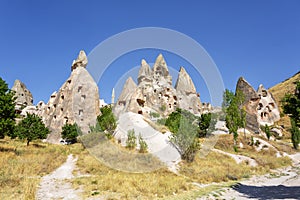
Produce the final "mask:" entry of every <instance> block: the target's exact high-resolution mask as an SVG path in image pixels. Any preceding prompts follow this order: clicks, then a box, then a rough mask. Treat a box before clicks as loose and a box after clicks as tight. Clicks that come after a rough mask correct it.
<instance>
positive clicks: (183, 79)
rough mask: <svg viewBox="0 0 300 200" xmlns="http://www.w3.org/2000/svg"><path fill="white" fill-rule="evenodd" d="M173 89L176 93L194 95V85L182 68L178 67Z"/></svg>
mask: <svg viewBox="0 0 300 200" xmlns="http://www.w3.org/2000/svg"><path fill="white" fill-rule="evenodd" d="M175 89H176V90H177V92H181V93H184V94H187V95H189V94H196V88H195V85H194V83H193V81H192V79H191V77H190V75H189V74H188V73H187V72H186V71H185V69H184V68H183V67H180V70H179V74H178V78H177V81H176V84H175Z"/></svg>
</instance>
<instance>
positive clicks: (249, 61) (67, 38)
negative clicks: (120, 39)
mask: <svg viewBox="0 0 300 200" xmlns="http://www.w3.org/2000/svg"><path fill="white" fill-rule="evenodd" d="M299 10H300V1H297V0H281V1H279V0H264V1H260V0H257V1H256V0H251V1H250V0H244V1H240V0H236V1H231V0H228V1H221V0H219V1H214V0H207V1H201V0H198V1H196V0H195V1H162V0H160V1H156V0H151V1H141V0H136V1H129V0H128V1H124V0H119V1H79V0H51V1H50V0H42V1H41V0H36V1H33V0H26V1H25V0H19V1H17V0H1V1H0V36H1V37H0V55H1V62H0V76H1V77H2V78H3V79H4V80H5V81H6V82H7V83H8V84H9V86H10V87H12V85H13V82H14V80H15V79H20V80H21V81H23V82H24V83H25V84H26V85H27V87H28V89H29V90H30V91H31V92H32V94H33V96H34V102H35V103H37V102H38V101H39V100H44V101H45V102H47V101H48V98H49V96H50V95H51V93H52V92H53V91H55V90H58V89H59V88H60V86H61V85H62V84H63V83H64V81H65V80H66V79H67V78H68V76H69V75H70V66H71V64H72V60H73V59H75V58H76V57H77V54H78V52H79V50H81V49H84V50H85V51H86V52H87V53H89V52H90V51H91V50H92V49H93V48H94V47H95V46H96V45H98V44H99V43H100V42H102V41H104V40H105V39H107V38H108V37H110V36H112V35H114V34H117V33H119V32H122V31H126V30H128V29H132V28H139V27H148V26H151V27H164V28H169V29H173V30H176V31H179V32H182V33H184V34H186V35H188V36H190V37H191V38H193V39H195V40H196V41H197V42H198V43H200V44H201V45H202V46H203V47H204V48H205V49H206V51H207V52H208V53H209V54H210V56H211V57H212V59H213V60H214V62H215V63H216V65H217V66H218V68H219V70H220V72H221V75H222V77H223V80H224V84H225V87H226V88H229V89H231V90H234V89H235V84H236V81H237V79H238V78H239V77H240V76H244V77H245V78H246V79H247V80H248V82H250V83H251V84H252V85H253V86H254V88H257V87H258V85H259V84H260V83H262V84H264V85H265V87H267V88H268V87H271V86H273V85H275V84H277V83H279V82H281V81H283V80H285V79H286V78H288V77H290V76H292V75H293V74H295V73H296V72H298V71H299V70H300V67H299V66H300V12H299ZM158 53H159V51H157V50H153V51H151V50H145V51H140V52H133V53H129V54H128V55H124V56H122V57H121V58H120V59H119V60H117V61H116V62H114V63H113V66H112V68H111V69H113V67H117V66H119V67H120V66H122V69H123V70H120V71H122V73H124V72H126V71H128V70H130V69H131V68H133V67H136V66H138V65H139V64H140V59H142V58H146V60H147V61H148V62H150V63H152V62H154V61H155V57H156V56H157V55H158ZM163 53H164V56H165V59H166V61H167V63H168V65H170V66H172V67H174V68H175V69H179V67H180V66H181V65H183V66H185V67H187V71H188V72H190V73H191V74H192V77H193V78H194V71H193V69H192V67H191V66H189V63H187V62H186V61H185V60H183V59H179V58H177V57H176V55H173V54H170V53H167V52H163ZM112 71H114V70H108V71H107V72H106V76H107V78H106V79H105V77H104V79H103V80H102V81H100V82H99V89H100V96H101V98H104V99H105V100H106V101H110V93H111V89H112V88H111V87H112V86H114V85H115V84H116V81H117V80H118V79H119V77H120V76H122V74H121V72H120V73H115V72H112ZM174 79H176V77H174ZM194 79H196V80H194V82H195V84H196V87H197V90H198V91H199V92H200V93H201V99H202V101H209V99H210V98H209V95H208V92H207V88H206V86H205V85H204V83H203V81H201V77H200V78H199V80H198V78H194Z"/></svg>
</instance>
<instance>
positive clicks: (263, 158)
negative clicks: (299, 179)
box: [215, 135, 291, 173]
mask: <svg viewBox="0 0 300 200" xmlns="http://www.w3.org/2000/svg"><path fill="white" fill-rule="evenodd" d="M232 140H233V139H232V135H222V136H220V137H219V140H218V142H217V144H216V146H215V147H216V148H217V149H220V150H223V151H226V152H229V153H233V154H234V153H235V152H234V149H233V144H232V143H233V141H232ZM240 142H241V143H243V145H244V148H240V149H238V154H240V155H244V156H248V157H250V158H252V159H255V160H256V162H257V163H258V165H259V167H258V172H259V173H266V172H268V171H269V170H270V169H275V168H280V167H284V166H288V165H291V160H290V159H289V158H287V157H280V158H277V157H276V151H275V150H273V149H268V150H261V151H256V150H255V147H254V146H249V145H248V142H250V138H248V139H246V140H244V138H243V137H242V136H240V137H239V140H238V144H239V143H240Z"/></svg>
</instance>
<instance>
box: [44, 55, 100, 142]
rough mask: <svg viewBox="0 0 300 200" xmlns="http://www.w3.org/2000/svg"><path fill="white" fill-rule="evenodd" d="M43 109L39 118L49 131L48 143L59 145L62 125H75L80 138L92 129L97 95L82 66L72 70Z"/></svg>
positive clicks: (98, 112)
mask: <svg viewBox="0 0 300 200" xmlns="http://www.w3.org/2000/svg"><path fill="white" fill-rule="evenodd" d="M80 54H82V53H80ZM80 54H79V56H78V58H80ZM86 63H87V61H86ZM73 66H75V65H74V63H73ZM44 109H45V110H44V111H42V112H41V115H42V117H43V121H44V122H45V125H46V126H47V127H49V128H50V130H51V133H50V134H49V135H48V138H47V140H48V141H49V142H51V143H58V142H59V139H60V138H61V128H62V126H64V124H65V123H69V124H73V123H77V124H78V126H79V127H80V129H81V131H82V132H83V134H86V133H88V132H89V130H90V129H89V127H90V126H93V125H95V123H96V118H97V116H98V115H99V114H100V111H99V92H98V87H97V84H96V83H95V81H94V80H93V78H92V77H91V75H90V74H89V72H88V71H87V70H86V69H85V65H76V67H75V68H73V70H72V73H71V76H70V77H69V78H68V79H67V81H66V82H65V83H64V84H63V85H62V87H61V88H60V89H59V91H58V92H57V93H56V92H55V93H53V94H52V95H51V97H50V100H49V102H48V104H47V105H46V106H44Z"/></svg>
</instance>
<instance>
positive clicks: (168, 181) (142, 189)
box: [73, 151, 192, 199]
mask: <svg viewBox="0 0 300 200" xmlns="http://www.w3.org/2000/svg"><path fill="white" fill-rule="evenodd" d="M77 163H78V164H77V166H78V168H79V169H80V172H81V173H84V174H85V173H88V174H90V175H91V177H81V178H76V179H75V180H74V181H73V185H74V186H75V187H76V188H79V187H81V186H83V187H84V191H85V192H84V198H87V197H91V196H96V195H97V196H105V198H106V199H156V198H162V197H166V196H170V195H173V194H177V193H182V192H184V191H188V190H190V189H191V188H192V185H191V184H189V179H188V178H185V177H182V176H178V175H176V174H174V173H171V172H169V171H168V170H166V169H163V168H162V169H159V170H156V171H153V172H149V173H128V172H122V171H117V170H114V169H111V168H109V167H107V166H105V165H104V164H102V163H101V162H99V161H98V160H97V159H95V158H94V157H92V156H91V155H90V154H89V153H88V152H87V151H84V152H82V153H81V154H80V155H79V159H78V162H77Z"/></svg>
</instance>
